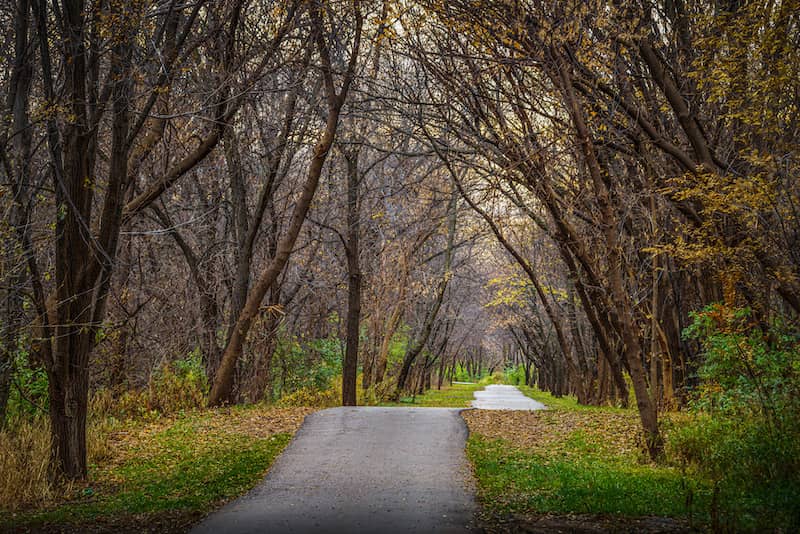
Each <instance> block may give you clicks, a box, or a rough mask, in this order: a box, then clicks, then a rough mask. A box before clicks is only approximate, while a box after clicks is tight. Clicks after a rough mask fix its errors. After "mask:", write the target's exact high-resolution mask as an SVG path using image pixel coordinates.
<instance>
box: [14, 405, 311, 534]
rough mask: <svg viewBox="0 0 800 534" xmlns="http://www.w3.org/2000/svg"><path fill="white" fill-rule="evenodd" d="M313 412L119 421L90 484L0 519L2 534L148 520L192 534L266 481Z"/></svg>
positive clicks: (224, 412)
mask: <svg viewBox="0 0 800 534" xmlns="http://www.w3.org/2000/svg"><path fill="white" fill-rule="evenodd" d="M308 411H309V410H306V409H297V408H293V409H270V408H263V407H250V408H228V409H221V410H210V411H201V412H196V413H190V414H188V415H185V416H182V417H178V418H165V419H161V420H157V421H155V422H152V423H148V424H143V423H141V422H138V423H137V422H126V423H119V424H116V425H114V426H113V428H112V429H111V430H110V431H109V432H108V435H107V441H106V445H107V448H108V450H107V453H106V455H105V456H103V457H102V458H100V459H99V460H98V461H97V463H95V464H94V465H92V466H91V468H90V474H89V482H88V483H87V484H85V485H83V486H82V487H74V488H72V489H71V491H70V492H69V494H68V495H67V496H66V498H65V499H62V500H58V501H57V502H50V503H43V504H42V505H40V506H38V507H37V508H35V509H27V510H26V509H23V510H19V511H17V512H15V513H3V514H0V517H2V519H0V530H4V529H28V528H35V529H37V530H38V529H44V530H56V529H59V528H60V529H63V528H66V527H69V528H70V529H82V528H84V527H85V528H86V529H87V530H104V529H105V530H108V529H111V528H115V527H122V528H123V529H124V528H125V527H127V528H130V527H131V526H132V525H135V524H137V523H139V522H141V521H145V523H139V524H147V525H148V528H150V527H153V528H155V529H156V530H158V531H171V530H185V529H186V528H187V527H188V526H189V525H190V524H191V523H193V522H194V521H196V520H197V519H199V518H200V517H202V515H203V514H204V513H206V512H208V511H210V510H211V509H213V508H214V507H215V506H217V505H219V504H221V503H222V502H224V501H226V500H229V499H231V498H233V497H236V496H237V495H240V494H242V493H244V492H246V491H247V490H248V489H250V488H251V487H253V486H254V485H255V484H256V483H257V482H258V481H259V480H261V478H262V477H263V476H264V474H265V473H266V471H267V469H268V468H269V466H270V465H271V464H272V462H273V461H274V459H275V458H276V457H277V456H278V454H279V453H280V452H281V451H282V450H283V448H284V447H285V446H286V445H287V444H288V442H289V440H290V439H291V436H292V434H293V433H294V431H295V430H296V429H297V428H298V427H299V425H300V424H301V423H302V420H303V418H304V416H305V414H306V413H308Z"/></svg>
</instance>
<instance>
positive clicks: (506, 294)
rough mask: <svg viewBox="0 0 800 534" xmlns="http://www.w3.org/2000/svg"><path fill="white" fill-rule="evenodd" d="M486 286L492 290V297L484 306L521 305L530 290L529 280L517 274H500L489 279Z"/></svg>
mask: <svg viewBox="0 0 800 534" xmlns="http://www.w3.org/2000/svg"><path fill="white" fill-rule="evenodd" d="M486 288H487V289H492V290H493V291H494V297H493V298H492V300H490V301H489V302H488V303H486V304H485V307H487V308H493V307H498V306H514V305H519V306H521V305H524V304H525V302H526V300H527V299H526V295H527V294H528V293H529V291H530V290H529V288H530V282H529V281H528V280H527V279H524V278H521V277H519V276H517V275H510V276H502V277H498V278H492V279H491V280H489V282H488V283H487V284H486Z"/></svg>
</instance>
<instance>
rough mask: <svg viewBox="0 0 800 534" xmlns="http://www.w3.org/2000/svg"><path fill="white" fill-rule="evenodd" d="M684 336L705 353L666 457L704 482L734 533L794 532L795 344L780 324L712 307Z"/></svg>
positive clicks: (798, 424) (798, 403)
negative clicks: (685, 412)
mask: <svg viewBox="0 0 800 534" xmlns="http://www.w3.org/2000/svg"><path fill="white" fill-rule="evenodd" d="M692 319H693V323H692V325H691V326H690V327H689V328H687V329H686V332H685V335H686V336H687V337H690V338H692V339H696V340H698V341H699V342H700V343H701V346H702V348H703V356H704V361H703V363H702V365H701V366H700V368H699V370H698V376H699V378H700V381H701V382H700V386H699V387H698V388H697V390H696V391H695V395H694V398H693V400H692V402H691V405H690V414H689V417H688V420H687V421H685V422H684V424H682V425H680V426H677V425H676V426H675V428H673V429H671V430H670V431H669V433H668V436H669V439H668V443H667V447H668V449H667V450H668V455H669V457H670V458H671V459H672V460H673V461H674V462H676V463H677V464H680V465H683V466H685V467H686V468H687V469H690V470H693V471H696V472H698V473H700V474H702V475H703V476H705V477H707V478H708V479H710V480H711V481H712V482H713V484H714V485H715V488H716V491H717V492H718V498H717V499H716V500H715V501H714V503H713V507H712V508H713V509H712V514H713V515H714V516H715V517H716V521H718V522H719V523H720V524H722V525H727V526H730V527H733V528H755V527H756V526H759V527H765V526H773V527H775V528H798V527H800V390H798V386H799V385H800V344H799V343H798V337H797V334H796V333H793V332H791V330H789V329H788V328H787V327H786V325H785V324H783V323H782V322H781V321H774V322H773V323H772V324H768V325H761V324H758V323H756V322H755V321H754V320H753V318H752V313H751V311H750V310H748V309H735V308H730V307H727V306H724V305H721V304H714V305H711V306H709V307H707V308H705V309H704V310H703V311H701V312H699V313H695V314H693V315H692Z"/></svg>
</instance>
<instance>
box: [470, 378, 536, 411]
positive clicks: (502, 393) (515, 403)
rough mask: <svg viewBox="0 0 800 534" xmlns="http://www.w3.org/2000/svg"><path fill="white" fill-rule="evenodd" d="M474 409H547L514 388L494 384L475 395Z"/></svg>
mask: <svg viewBox="0 0 800 534" xmlns="http://www.w3.org/2000/svg"><path fill="white" fill-rule="evenodd" d="M474 395H475V400H474V401H472V407H473V408H480V409H481V410H544V409H545V408H547V406H545V405H544V404H542V403H541V402H539V401H535V400H533V399H531V398H530V397H526V396H525V395H523V394H522V392H521V391H520V390H519V389H517V388H516V387H514V386H505V385H500V384H492V385H490V386H486V389H484V390H483V391H476V392H475V393H474Z"/></svg>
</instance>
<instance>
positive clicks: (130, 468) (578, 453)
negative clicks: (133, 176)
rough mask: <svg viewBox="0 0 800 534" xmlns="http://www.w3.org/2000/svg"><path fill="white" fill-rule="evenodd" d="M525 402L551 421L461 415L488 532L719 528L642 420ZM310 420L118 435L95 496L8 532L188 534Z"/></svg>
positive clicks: (86, 491) (73, 498)
mask: <svg viewBox="0 0 800 534" xmlns="http://www.w3.org/2000/svg"><path fill="white" fill-rule="evenodd" d="M483 387H484V385H483V384H455V385H453V386H451V387H444V388H442V389H441V390H436V389H433V390H430V391H428V392H426V393H425V394H423V395H415V396H412V397H405V398H401V399H400V401H399V402H397V403H394V404H393V406H403V407H409V408H414V407H437V406H438V407H452V408H468V407H469V406H470V403H471V402H472V400H473V399H474V395H473V394H474V392H475V391H479V390H481V389H483ZM520 389H521V390H522V391H523V392H524V393H525V394H526V395H528V396H529V397H531V398H533V399H535V400H537V401H540V402H543V403H544V404H545V405H547V407H548V409H547V410H543V411H536V412H529V411H489V410H465V411H463V412H461V416H462V418H463V419H464V421H466V424H467V427H468V428H469V438H468V439H467V441H466V457H467V458H468V459H469V462H470V463H471V466H472V471H473V473H474V475H475V480H476V490H477V491H476V492H477V498H478V502H479V504H480V508H481V511H480V512H479V515H478V521H479V525H480V527H481V528H482V529H484V530H485V531H486V532H489V533H501V532H502V533H505V532H587V533H590V532H591V533H594V532H615V531H616V532H633V531H637V532H638V531H641V532H651V533H652V532H685V531H691V530H692V527H693V526H698V525H699V528H702V527H703V526H704V525H707V524H708V513H707V510H709V508H710V506H709V503H710V494H711V491H710V488H709V486H708V484H706V483H704V482H703V481H701V480H696V479H694V478H691V477H690V476H688V475H686V474H685V473H682V472H681V470H680V469H678V468H675V467H670V466H663V465H656V464H653V463H652V462H649V461H648V460H647V459H646V457H645V455H644V454H643V453H642V450H643V447H642V445H641V443H640V441H639V439H638V436H639V426H638V419H637V416H636V412H635V410H632V409H619V408H610V407H604V408H597V407H585V406H579V405H578V404H577V403H576V402H575V400H574V399H571V398H568V397H564V398H558V399H557V398H553V397H551V396H549V395H548V394H546V393H541V392H539V391H537V390H535V389H531V388H525V387H524V386H523V387H520ZM313 411H314V409H311V408H270V407H264V406H254V407H236V408H227V409H220V410H203V411H198V412H189V413H186V414H182V415H180V416H174V417H160V418H158V419H155V420H153V421H150V422H143V421H130V422H126V423H120V422H113V423H111V424H110V425H109V426H108V428H105V429H103V430H102V440H101V441H102V447H104V452H102V453H100V454H99V455H98V454H97V453H95V455H94V460H93V464H92V466H91V468H90V481H91V482H90V483H89V484H84V485H83V486H79V487H78V486H76V487H72V488H69V489H68V491H67V492H66V493H65V494H63V495H61V496H59V497H57V498H50V499H49V500H48V501H47V502H41V503H37V505H36V508H35V509H33V508H29V509H27V510H21V511H17V512H16V513H14V514H5V515H4V517H1V518H0V532H6V531H12V532H24V531H36V532H42V531H44V532H67V531H75V530H80V531H85V532H108V531H115V532H142V531H150V532H185V531H186V530H188V529H189V528H190V527H191V526H192V525H194V524H195V523H197V521H199V520H200V519H201V518H202V517H203V516H204V515H205V514H206V513H207V512H208V511H209V510H212V509H216V508H218V507H220V506H221V505H223V504H224V503H225V502H227V501H230V500H231V499H233V498H235V497H237V496H239V495H242V494H244V493H246V492H247V491H248V490H249V489H251V488H252V487H254V486H255V485H256V484H258V482H259V481H261V480H262V479H263V478H264V474H265V473H266V472H267V470H268V469H269V468H270V466H271V465H272V463H273V461H274V460H275V459H276V458H277V457H278V456H279V455H280V453H281V451H283V449H284V447H286V445H287V444H288V443H289V442H290V440H291V439H292V436H293V435H294V433H295V432H296V431H297V429H298V428H299V427H300V425H301V423H302V422H303V419H304V418H305V416H306V415H307V414H309V413H311V412H313ZM460 439H461V440H462V441H461V443H463V439H464V438H463V437H462V438H460ZM95 448H97V446H95ZM432 448H435V447H432ZM415 450H417V449H415ZM462 456H463V453H462Z"/></svg>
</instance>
